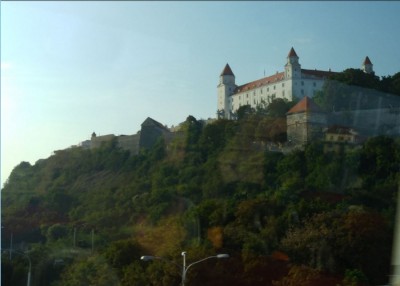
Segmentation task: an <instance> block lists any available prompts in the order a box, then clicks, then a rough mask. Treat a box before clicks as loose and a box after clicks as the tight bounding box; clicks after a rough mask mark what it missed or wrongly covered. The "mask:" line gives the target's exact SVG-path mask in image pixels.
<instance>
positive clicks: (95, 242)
mask: <svg viewBox="0 0 400 286" xmlns="http://www.w3.org/2000/svg"><path fill="white" fill-rule="evenodd" d="M280 104H281V105H282V104H283V103H280ZM275 105H276V106H275V107H276V108H275V109H273V110H274V111H275V113H274V112H272V110H271V107H270V109H269V110H267V113H266V114H262V113H258V112H256V111H253V112H244V113H243V114H241V115H240V116H239V120H237V121H228V120H222V119H221V120H217V121H215V122H214V123H212V124H208V125H206V126H204V125H203V124H202V122H201V121H198V120H196V119H195V118H194V117H192V116H189V117H188V118H187V120H186V121H185V123H184V125H183V131H184V133H183V136H182V137H180V138H177V139H176V140H175V141H174V142H172V143H171V144H168V145H166V144H165V143H164V141H163V140H161V139H160V140H159V141H158V142H157V144H156V145H155V146H153V148H151V149H149V150H142V152H141V153H140V154H139V155H137V156H131V155H130V154H129V153H128V152H127V151H123V150H121V149H119V148H118V147H117V146H116V142H115V141H110V142H109V143H108V144H105V145H104V146H102V147H101V148H98V149H93V150H84V149H81V148H72V149H67V150H62V151H57V152H55V154H54V155H52V156H51V157H49V158H48V159H45V160H39V161H38V162H36V163H35V164H34V165H31V164H29V163H27V162H22V163H21V164H19V165H18V166H16V167H15V169H14V170H13V172H12V174H11V176H10V178H9V180H8V181H7V183H6V184H5V186H4V188H3V189H2V202H1V203H2V226H3V229H2V247H3V249H4V248H8V247H9V245H10V244H11V237H12V243H13V249H15V250H20V251H26V252H27V253H28V254H29V256H30V258H31V261H32V285H35V286H39V285H40V286H47V285H49V286H50V285H52V286H67V285H71V286H76V285H97V286H100V285H107V286H108V285H121V286H125V285H130V286H133V285H143V286H147V285H157V286H160V285H165V286H170V285H179V283H180V279H181V278H180V276H179V274H180V273H179V269H177V268H176V267H175V266H174V265H173V264H169V263H165V262H162V261H153V262H144V261H140V259H139V258H140V256H141V255H157V256H162V257H164V258H166V259H168V260H171V261H175V262H176V263H178V264H180V263H181V261H182V260H181V259H182V257H181V255H180V253H181V251H183V250H185V251H187V253H188V256H187V257H188V263H190V262H191V261H195V260H198V259H201V258H203V257H206V256H210V255H215V254H216V253H229V254H230V256H231V258H229V259H224V260H217V259H215V260H208V261H206V262H204V263H201V264H198V265H196V266H194V267H193V268H191V269H190V271H189V274H188V277H187V279H188V280H187V282H188V285H210V286H212V285H252V286H258V285H260V286H261V285H263V286H264V285H280V286H283V285H297V286H302V285H304V286H306V285H307V286H308V285H338V284H340V285H377V284H384V283H387V281H388V275H389V274H390V260H391V246H392V237H393V229H394V215H395V209H396V196H397V188H398V179H399V175H398V170H399V169H398V168H399V163H400V148H399V147H400V146H399V141H398V139H394V138H388V137H375V138H370V139H369V140H367V141H366V142H365V143H364V144H363V145H360V146H359V147H358V148H353V149H351V150H348V151H346V152H345V151H342V152H324V148H323V143H321V142H315V143H312V144H309V145H307V146H306V147H305V149H304V150H292V151H291V152H288V153H285V154H283V153H280V152H272V151H266V150H267V149H266V148H265V147H266V144H267V142H275V143H280V142H283V141H284V140H285V130H286V125H285V119H284V117H282V113H283V114H284V113H285V112H286V111H287V109H288V108H289V107H290V105H289V104H287V106H286V107H285V108H283V112H280V111H279V110H280V109H279V108H278V107H279V104H278V103H276V104H275ZM241 111H243V109H242V110H241ZM9 258H10V254H9V253H8V252H4V251H3V253H2V270H1V271H2V275H1V276H2V285H4V286H7V285H13V286H18V285H26V273H27V261H26V259H25V257H24V256H21V255H18V254H16V253H14V254H13V255H12V260H10V259H9Z"/></svg>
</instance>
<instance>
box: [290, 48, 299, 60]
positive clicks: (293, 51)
mask: <svg viewBox="0 0 400 286" xmlns="http://www.w3.org/2000/svg"><path fill="white" fill-rule="evenodd" d="M290 57H298V56H297V54H296V51H295V50H294V49H293V47H292V48H291V49H290V52H289V54H288V58H290Z"/></svg>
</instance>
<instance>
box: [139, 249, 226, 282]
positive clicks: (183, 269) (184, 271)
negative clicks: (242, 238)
mask: <svg viewBox="0 0 400 286" xmlns="http://www.w3.org/2000/svg"><path fill="white" fill-rule="evenodd" d="M181 255H182V266H179V265H178V264H177V263H175V262H173V261H170V260H167V259H164V258H162V257H159V256H150V255H145V256H142V257H140V259H141V260H143V261H150V260H155V259H159V260H163V261H166V262H169V263H172V264H174V265H176V266H178V267H179V268H180V270H181V276H182V284H181V285H182V286H185V281H186V274H187V272H188V270H189V268H190V267H192V266H193V265H195V264H198V263H200V262H203V261H206V260H208V259H211V258H218V259H221V258H229V254H217V255H213V256H208V257H206V258H203V259H200V260H197V261H195V262H192V263H190V264H189V265H188V266H186V251H183V252H182V253H181Z"/></svg>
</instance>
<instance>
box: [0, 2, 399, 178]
mask: <svg viewBox="0 0 400 286" xmlns="http://www.w3.org/2000/svg"><path fill="white" fill-rule="evenodd" d="M399 15H400V2H394V1H393V2H370V1H368V2H358V1H356V2H343V1H338V2H335V1H333V2H315V1H311V2H297V1H294V2H286V1H284V2H260V1H256V2H227V1H223V2H210V1H206V2H135V1H134V2H128V1H120V2H104V1H101V2H100V1H99V2H95V1H89V2H80V1H71V2H47V1H44V2H30V1H27V2H1V184H3V183H4V182H5V180H6V179H7V177H8V176H9V174H10V172H11V170H12V168H14V167H15V166H16V165H17V164H19V163H20V162H21V161H29V162H30V163H32V164H34V163H35V162H36V161H37V160H38V159H41V158H47V157H49V156H50V155H51V154H52V152H53V151H54V150H59V149H65V148H67V147H69V146H70V145H74V144H78V143H79V142H81V141H83V140H86V139H89V137H90V134H91V133H92V132H93V131H95V132H96V133H97V134H99V135H105V134H110V133H113V134H116V135H120V134H135V133H136V132H137V131H138V130H139V129H140V124H141V123H142V122H143V121H144V120H145V119H146V118H147V117H148V116H150V117H152V118H153V119H155V120H157V121H159V122H161V123H163V124H166V125H168V126H171V125H177V124H179V123H180V122H182V121H184V120H185V119H186V117H187V116H188V115H193V116H195V117H196V118H197V119H206V118H209V117H214V116H215V112H216V102H217V100H216V86H217V84H218V76H219V74H220V72H221V71H222V69H223V67H224V65H225V64H226V63H227V62H228V63H229V64H230V66H231V67H232V69H233V72H234V73H235V75H236V82H237V83H238V84H243V83H246V82H248V81H252V80H255V79H258V78H261V77H263V74H264V70H265V72H266V75H270V74H273V73H275V72H276V71H282V70H283V66H284V64H285V60H286V56H287V54H288V52H289V50H290V48H291V47H292V46H293V47H294V48H295V50H296V52H297V54H298V55H299V57H300V63H301V64H302V67H303V68H306V69H307V68H308V69H314V68H317V69H322V70H328V69H329V68H331V69H332V70H334V71H342V70H344V69H346V68H350V67H352V68H359V67H360V66H361V63H362V61H363V59H364V58H365V56H367V55H368V56H369V57H370V59H371V61H372V62H373V64H374V69H375V71H376V74H377V75H380V76H382V75H392V74H394V73H396V72H398V71H400V48H399V47H400V36H399V32H398V31H400V16H399Z"/></svg>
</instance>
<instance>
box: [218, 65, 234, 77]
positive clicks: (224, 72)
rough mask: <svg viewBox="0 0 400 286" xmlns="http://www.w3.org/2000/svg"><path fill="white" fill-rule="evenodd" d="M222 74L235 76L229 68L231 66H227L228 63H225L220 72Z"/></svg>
mask: <svg viewBox="0 0 400 286" xmlns="http://www.w3.org/2000/svg"><path fill="white" fill-rule="evenodd" d="M223 75H233V76H235V75H234V74H233V72H232V69H231V67H230V66H229V64H226V66H225V68H224V70H223V71H222V72H221V76H223Z"/></svg>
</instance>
